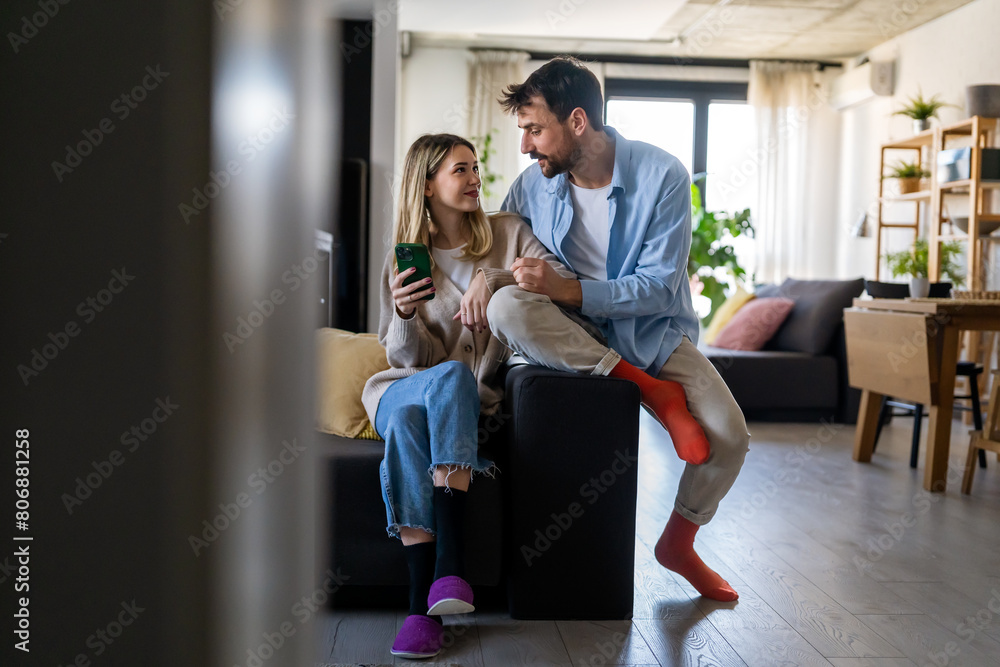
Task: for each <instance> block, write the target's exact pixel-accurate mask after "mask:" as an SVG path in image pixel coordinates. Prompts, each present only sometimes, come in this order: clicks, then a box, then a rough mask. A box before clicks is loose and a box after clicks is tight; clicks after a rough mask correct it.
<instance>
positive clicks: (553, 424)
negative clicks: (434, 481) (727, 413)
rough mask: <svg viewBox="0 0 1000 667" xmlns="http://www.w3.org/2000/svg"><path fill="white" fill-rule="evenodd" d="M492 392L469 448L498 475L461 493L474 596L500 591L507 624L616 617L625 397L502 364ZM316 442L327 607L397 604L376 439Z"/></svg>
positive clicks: (630, 421) (400, 571) (634, 442)
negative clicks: (329, 581) (496, 400)
mask: <svg viewBox="0 0 1000 667" xmlns="http://www.w3.org/2000/svg"><path fill="white" fill-rule="evenodd" d="M505 388H506V394H505V398H504V404H503V408H502V410H501V411H500V413H499V414H498V415H497V416H495V417H487V418H484V419H483V420H481V422H480V426H481V428H480V447H481V450H482V451H483V453H484V454H485V455H486V456H488V457H490V458H492V459H493V460H494V461H495V462H496V464H497V466H498V467H499V469H500V473H499V475H497V476H496V478H494V479H491V478H488V477H478V478H476V479H475V480H474V481H473V484H472V486H471V487H470V489H469V498H468V508H467V525H466V553H465V562H466V569H467V572H466V575H467V578H468V580H469V582H470V583H471V584H472V585H473V588H474V589H475V591H476V595H477V598H484V599H485V598H488V597H496V596H506V597H507V601H508V607H509V610H510V613H511V616H512V617H513V618H523V619H540V618H541V619H544V618H547V619H605V620H608V619H624V618H627V617H629V616H630V615H631V613H632V591H633V566H634V553H633V549H634V544H635V499H636V489H637V480H638V474H637V473H638V471H637V466H636V465H635V457H636V455H637V453H638V439H639V388H638V387H637V386H636V385H635V384H634V383H632V382H628V381H626V380H619V379H614V378H606V377H601V376H593V375H579V374H575V373H562V372H558V371H552V370H549V369H545V368H540V367H537V366H528V365H522V366H514V367H512V368H510V369H509V372H507V374H506V378H505ZM318 437H319V439H320V447H321V458H322V459H323V460H325V477H326V480H327V483H326V484H325V485H324V488H325V491H326V492H327V494H328V497H327V499H326V505H327V507H329V508H330V511H329V522H328V542H327V544H328V545H329V558H328V563H329V567H330V569H331V570H332V571H334V572H338V573H339V574H340V575H341V576H342V578H344V580H345V581H344V584H343V585H342V586H341V587H339V588H338V590H337V591H336V593H335V594H334V596H333V604H334V605H335V606H338V607H354V606H385V605H390V606H396V607H398V608H401V609H402V608H405V606H406V583H407V579H408V575H407V569H406V562H405V559H404V557H403V550H402V548H401V546H400V543H399V541H398V540H396V539H390V538H389V537H388V536H387V535H386V531H385V509H384V506H383V503H382V497H381V491H380V486H379V462H380V461H381V459H382V452H383V443H382V442H379V441H371V440H352V439H348V438H341V437H338V436H335V435H329V434H325V433H320V434H318ZM595 572H599V573H600V576H595V575H594V573H595ZM581 582H583V583H581ZM584 584H585V585H584Z"/></svg>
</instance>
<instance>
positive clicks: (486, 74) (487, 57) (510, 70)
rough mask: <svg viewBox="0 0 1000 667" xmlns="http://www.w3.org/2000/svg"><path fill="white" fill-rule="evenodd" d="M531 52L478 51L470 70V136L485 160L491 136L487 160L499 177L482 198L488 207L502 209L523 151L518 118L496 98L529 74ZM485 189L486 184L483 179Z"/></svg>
mask: <svg viewBox="0 0 1000 667" xmlns="http://www.w3.org/2000/svg"><path fill="white" fill-rule="evenodd" d="M527 62H528V54H527V53H523V52H519V51H475V52H473V62H472V67H471V69H470V70H469V96H470V100H471V101H472V109H471V113H470V114H469V128H468V137H469V139H470V140H471V141H472V143H474V144H475V145H476V150H477V151H478V152H479V154H480V155H479V159H480V162H482V159H483V154H482V153H483V149H484V143H485V138H486V135H487V134H489V135H490V138H491V142H490V152H491V154H490V155H489V156H488V159H487V161H486V167H487V171H488V173H492V174H495V175H496V176H497V179H496V180H495V181H494V182H493V183H492V184H491V185H489V186H488V188H489V190H490V193H489V196H487V197H484V198H483V208H484V209H485V210H487V211H496V210H499V209H500V204H502V203H503V199H504V197H505V196H506V194H507V189H508V188H509V187H510V185H511V183H513V182H514V179H515V178H517V175H518V173H519V172H520V170H519V169H518V155H520V153H521V132H520V130H518V129H517V120H516V119H515V118H513V117H512V116H508V115H506V114H504V112H503V110H502V109H501V108H500V104H499V103H498V102H497V99H499V97H500V94H501V93H502V92H503V89H504V88H506V87H507V86H509V85H510V84H512V83H522V82H523V81H524V79H525V77H526V76H527V74H526V72H525V69H526V68H525V64H526V63H527ZM483 185H484V189H485V188H486V187H487V184H486V183H485V182H484V183H483Z"/></svg>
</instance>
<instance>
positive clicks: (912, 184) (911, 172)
mask: <svg viewBox="0 0 1000 667" xmlns="http://www.w3.org/2000/svg"><path fill="white" fill-rule="evenodd" d="M930 175H931V172H929V171H927V170H926V169H924V168H923V166H922V165H921V164H920V163H919V162H899V163H897V164H896V165H895V166H893V167H890V168H889V173H888V174H886V175H885V176H883V178H895V179H896V180H898V181H899V194H901V195H905V194H910V193H911V192H920V179H921V178H926V177H928V176H930Z"/></svg>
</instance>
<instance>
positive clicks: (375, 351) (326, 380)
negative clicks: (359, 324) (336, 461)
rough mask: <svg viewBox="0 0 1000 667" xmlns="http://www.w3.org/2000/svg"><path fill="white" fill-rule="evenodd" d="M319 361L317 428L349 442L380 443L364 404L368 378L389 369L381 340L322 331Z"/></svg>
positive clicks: (340, 331)
mask: <svg viewBox="0 0 1000 667" xmlns="http://www.w3.org/2000/svg"><path fill="white" fill-rule="evenodd" d="M316 358H317V361H318V362H319V370H318V372H317V373H316V378H317V388H316V397H317V403H318V405H317V412H316V428H317V429H319V430H320V431H323V432H324V433H333V434H334V435H340V436H343V437H346V438H367V439H370V440H377V439H379V438H378V435H377V434H376V433H375V429H374V428H372V425H371V424H370V423H369V422H368V413H366V412H365V406H364V405H362V404H361V392H362V390H364V388H365V382H367V381H368V378H370V377H371V376H373V375H375V374H376V373H379V372H381V371H384V370H387V369H388V368H389V362H388V361H387V360H386V358H385V348H383V347H382V346H381V345H380V344H379V342H378V336H377V335H375V334H356V333H351V332H350V331H342V330H340V329H320V330H318V331H317V332H316Z"/></svg>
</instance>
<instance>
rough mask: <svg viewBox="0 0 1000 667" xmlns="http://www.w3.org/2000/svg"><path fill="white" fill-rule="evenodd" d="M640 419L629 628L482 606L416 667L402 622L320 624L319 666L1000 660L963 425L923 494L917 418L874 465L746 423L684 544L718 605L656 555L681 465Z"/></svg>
mask: <svg viewBox="0 0 1000 667" xmlns="http://www.w3.org/2000/svg"><path fill="white" fill-rule="evenodd" d="M642 420H643V421H642V434H641V445H640V465H639V471H640V477H639V486H640V489H639V502H638V527H637V530H636V532H637V535H636V576H635V606H634V618H633V620H632V621H616V622H585V621H530V622H526V621H513V620H511V619H510V618H509V617H508V616H506V614H505V613H504V612H503V611H499V610H498V611H477V612H476V613H475V614H471V615H467V616H456V617H448V618H446V622H445V625H446V630H448V632H447V636H446V645H447V646H448V648H447V649H446V650H444V651H442V653H441V654H440V655H439V656H438V657H437V658H436V660H437V662H418V661H408V660H402V659H398V660H394V659H393V656H392V655H391V654H390V653H389V650H388V649H389V646H390V645H391V643H392V639H393V637H394V636H395V633H396V631H397V629H398V627H399V625H400V624H401V623H402V621H403V619H404V618H405V611H403V610H400V611H399V612H392V611H385V612H348V613H337V614H328V615H327V616H325V617H324V618H323V619H322V621H321V623H322V624H321V626H320V628H319V632H318V636H319V640H320V648H319V658H318V662H317V665H379V664H394V663H397V664H398V663H403V664H433V665H445V664H446V665H469V666H473V665H482V666H493V665H497V666H501V667H505V666H508V665H509V666H514V665H573V666H580V667H582V666H588V667H597V666H599V665H662V666H664V667H665V666H667V665H703V666H707V665H721V666H728V665H749V666H750V667H756V666H758V665H768V666H770V665H796V666H797V665H836V666H838V667H902V666H903V665H907V666H920V667H923V666H924V665H949V666H960V665H972V666H975V667H985V666H987V665H1000V463H998V462H997V460H996V457H995V456H993V455H990V459H989V468H988V469H987V470H985V471H982V470H979V471H977V476H976V481H975V483H974V486H973V493H972V495H971V496H962V495H961V494H960V492H959V487H960V483H959V480H960V477H961V470H960V468H961V466H962V465H963V462H964V460H965V454H966V445H967V442H968V436H967V435H966V432H967V427H965V426H962V425H961V424H960V423H959V422H958V421H955V422H954V428H953V438H952V442H953V448H952V457H951V463H952V466H953V470H954V472H952V473H951V479H950V482H949V489H948V492H947V493H946V494H945V495H933V496H932V495H930V494H927V493H925V492H924V491H923V490H922V486H921V480H922V478H923V465H922V464H921V467H920V468H919V469H917V470H911V469H910V468H909V467H908V460H909V442H910V433H911V430H910V429H911V427H912V419H907V418H897V419H896V420H895V421H894V422H893V423H892V425H890V426H888V427H887V428H886V429H885V430H884V431H883V435H882V439H881V440H880V442H879V447H878V450H877V451H876V453H875V456H874V457H873V462H872V463H871V464H858V463H855V462H854V461H852V460H851V444H852V439H853V427H852V426H838V425H834V426H833V430H832V431H831V430H830V428H829V427H826V428H824V427H821V426H820V425H819V424H764V423H752V424H750V432H751V434H752V436H753V437H752V439H751V445H750V447H751V451H750V454H749V455H748V457H747V462H746V465H745V467H744V468H743V473H742V474H741V476H740V478H739V480H738V481H737V483H736V485H735V486H734V488H733V490H732V491H731V492H730V494H729V496H728V497H727V498H726V500H725V501H723V503H722V506H721V508H720V510H719V513H718V515H717V516H716V518H715V520H713V521H712V522H711V523H710V524H709V525H708V526H706V527H705V528H703V529H702V530H701V531H700V532H699V534H698V540H697V542H696V547H697V549H698V551H699V553H700V554H701V555H702V557H703V558H704V559H705V560H706V561H707V562H708V563H709V564H710V565H712V566H714V567H715V568H716V569H717V570H718V571H719V572H720V573H721V574H722V575H723V576H724V577H726V578H727V579H728V580H729V582H730V583H731V584H733V585H734V586H735V588H736V589H737V590H738V591H739V593H740V600H739V601H738V602H736V603H718V602H712V601H709V600H706V599H704V598H701V597H700V596H698V595H697V594H696V593H695V591H694V590H693V589H692V588H691V587H690V586H689V585H688V584H687V583H686V582H685V581H683V580H682V579H679V578H676V577H674V576H673V575H672V574H671V573H670V572H668V571H666V570H664V569H663V568H661V567H660V566H659V565H657V563H656V562H655V561H654V560H653V557H652V546H653V544H655V542H656V539H657V537H658V536H659V532H660V529H661V528H662V525H663V523H664V522H665V520H666V518H667V516H668V515H669V513H670V510H671V508H672V504H673V495H674V490H675V489H676V487H677V480H678V478H679V474H680V472H681V470H682V467H681V464H680V462H679V461H678V459H677V458H676V456H675V455H674V452H673V448H672V447H671V445H670V442H669V440H668V439H667V438H666V436H665V434H663V432H662V431H661V430H660V428H659V426H658V425H657V424H655V423H653V422H651V421H650V420H649V418H647V417H646V416H645V415H643V417H642ZM925 431H926V424H925Z"/></svg>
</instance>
